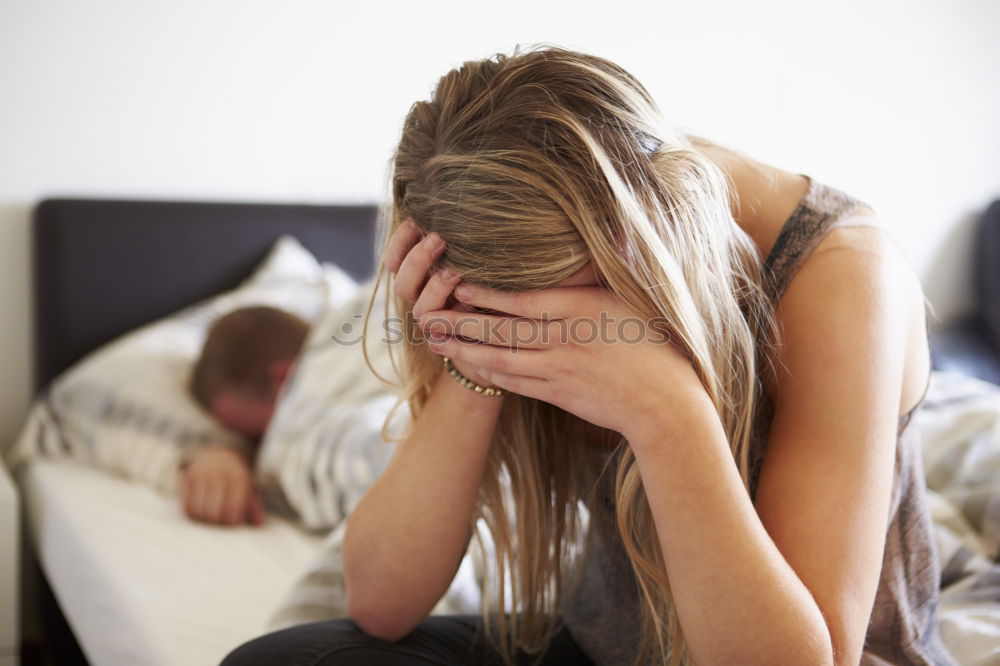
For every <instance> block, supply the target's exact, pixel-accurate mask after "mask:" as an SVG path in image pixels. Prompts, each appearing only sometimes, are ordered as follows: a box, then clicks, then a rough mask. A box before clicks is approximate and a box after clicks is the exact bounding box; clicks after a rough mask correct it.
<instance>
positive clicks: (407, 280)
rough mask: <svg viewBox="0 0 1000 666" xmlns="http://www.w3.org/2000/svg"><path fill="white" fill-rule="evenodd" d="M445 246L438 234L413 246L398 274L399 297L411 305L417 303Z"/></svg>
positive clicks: (397, 290)
mask: <svg viewBox="0 0 1000 666" xmlns="http://www.w3.org/2000/svg"><path fill="white" fill-rule="evenodd" d="M444 246H445V243H444V239H443V238H441V235H440V234H438V233H437V232H433V233H430V234H428V235H427V236H426V237H425V238H424V239H423V240H422V241H421V242H419V243H417V244H416V245H414V246H413V248H412V249H411V250H410V251H409V252H408V253H407V254H406V257H404V258H403V263H402V264H400V266H399V273H397V274H396V280H395V290H396V294H397V295H398V296H400V297H402V298H403V299H405V300H407V301H409V302H410V303H414V302H416V300H417V299H418V298H419V297H420V291H421V290H422V289H423V287H424V284H425V283H426V281H427V274H428V273H429V272H430V269H431V267H432V266H433V265H434V262H435V261H437V259H438V257H439V256H441V253H442V252H444Z"/></svg>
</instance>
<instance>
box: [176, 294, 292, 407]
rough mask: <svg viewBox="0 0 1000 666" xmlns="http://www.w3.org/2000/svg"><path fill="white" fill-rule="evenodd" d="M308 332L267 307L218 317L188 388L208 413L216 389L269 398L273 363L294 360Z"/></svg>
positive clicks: (286, 314) (287, 316) (234, 311)
mask: <svg viewBox="0 0 1000 666" xmlns="http://www.w3.org/2000/svg"><path fill="white" fill-rule="evenodd" d="M308 332H309V324H308V322H306V321H304V320H303V319H302V318H301V317H298V316H296V315H294V314H292V313H290V312H286V311H284V310H280V309H278V308H274V307H270V306H267V305H255V306H250V307H243V308H238V309H236V310H233V311H232V312H230V313H228V314H225V315H222V316H221V317H219V318H218V319H216V320H215V321H214V322H213V323H212V326H211V327H210V328H209V331H208V335H207V336H206V337H205V344H204V345H203V346H202V349H201V354H200V355H199V357H198V360H197V362H196V363H195V365H194V368H193V369H192V371H191V376H190V381H189V384H188V388H189V389H190V391H191V394H192V395H193V396H194V398H195V400H196V401H197V402H198V404H200V405H201V406H202V407H203V408H205V409H206V410H208V411H211V408H212V401H213V400H214V398H215V396H217V395H218V394H219V391H221V390H222V389H237V390H241V391H242V392H244V393H246V394H249V395H253V396H259V397H262V398H265V397H269V391H270V389H271V378H270V377H269V376H268V369H269V368H270V366H271V364H272V363H273V362H275V361H283V360H291V359H294V358H296V357H297V356H298V354H299V352H300V351H301V349H302V345H303V344H304V343H305V339H306V335H307V334H308Z"/></svg>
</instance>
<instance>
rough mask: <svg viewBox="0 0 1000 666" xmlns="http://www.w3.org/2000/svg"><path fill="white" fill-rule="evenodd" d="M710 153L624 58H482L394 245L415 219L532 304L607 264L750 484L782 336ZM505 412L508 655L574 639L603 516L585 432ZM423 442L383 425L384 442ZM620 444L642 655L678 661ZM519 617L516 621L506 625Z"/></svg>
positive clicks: (417, 390) (653, 541)
mask: <svg viewBox="0 0 1000 666" xmlns="http://www.w3.org/2000/svg"><path fill="white" fill-rule="evenodd" d="M701 142H704V143H706V144H708V143H709V142H707V141H705V140H703V139H700V138H697V137H694V136H691V135H688V134H685V133H683V132H681V131H679V130H677V129H675V128H672V127H670V126H669V125H667V124H666V123H665V122H664V120H663V119H662V117H661V115H660V111H659V109H658V108H657V106H656V104H655V103H654V101H653V99H652V97H651V96H650V95H649V93H648V92H647V91H646V89H645V88H644V87H643V86H642V85H641V84H640V83H639V82H638V81H637V80H636V79H635V78H634V77H633V76H632V75H630V74H629V73H628V72H626V71H625V70H624V69H622V68H621V67H619V66H618V65H615V64H614V63H612V62H609V61H608V60H605V59H602V58H599V57H596V56H591V55H587V54H584V53H578V52H575V51H569V50H566V49H562V48H556V47H547V48H534V49H529V50H527V51H524V52H518V51H517V50H515V53H514V54H513V55H511V56H505V55H504V54H496V55H495V56H492V57H490V58H487V59H485V60H480V61H470V62H466V63H464V64H463V65H462V66H461V67H459V68H457V69H454V70H452V71H450V72H448V73H447V74H445V75H444V76H443V77H442V78H441V79H440V81H438V83H437V86H436V87H435V89H434V92H433V94H432V96H431V99H430V100H428V101H419V102H416V103H415V104H414V105H413V106H412V108H411V109H410V111H409V114H408V115H407V117H406V120H405V122H404V125H403V133H402V137H401V140H400V142H399V146H398V148H397V150H396V153H395V155H394V162H393V173H392V184H391V186H392V204H391V208H388V209H387V210H386V211H384V213H383V219H382V222H383V224H382V226H381V227H380V234H381V236H380V239H381V249H382V251H383V252H385V248H386V241H387V240H388V238H389V236H390V234H391V233H392V232H393V231H395V230H396V229H397V228H398V227H399V225H400V224H401V223H402V222H403V220H405V219H406V218H412V219H413V221H414V222H415V223H416V225H417V226H418V227H420V229H421V230H423V231H425V232H427V233H429V232H432V231H436V232H438V233H439V234H440V235H441V236H442V237H443V238H444V240H445V241H446V243H447V247H446V250H445V252H444V254H443V255H442V256H441V258H440V260H439V261H438V265H437V268H438V269H441V268H451V269H453V270H454V271H455V272H456V273H458V274H460V275H463V280H464V281H465V282H469V283H474V284H479V285H484V286H486V287H489V288H493V289H502V290H515V291H524V290H533V289H542V288H547V287H551V286H553V285H555V284H557V283H558V282H560V281H561V280H563V279H565V278H567V277H569V276H570V275H573V274H574V273H575V272H577V271H578V270H580V269H581V268H583V267H584V266H585V265H586V264H587V262H588V261H593V263H594V267H595V269H596V270H597V273H598V275H600V276H601V279H602V281H603V283H604V286H605V287H606V288H607V289H609V290H610V291H611V292H612V293H614V294H615V295H616V296H618V297H619V298H620V299H621V300H622V301H623V302H624V303H625V304H627V305H628V306H629V308H630V309H631V310H632V311H633V312H635V313H637V314H639V315H640V316H642V317H647V318H649V319H652V318H657V319H658V321H661V322H665V323H664V328H666V329H667V332H668V334H669V339H670V340H671V343H672V344H673V345H675V346H676V348H677V349H678V350H679V351H680V352H681V353H683V354H684V355H685V356H686V357H687V358H689V359H690V360H691V363H692V366H693V367H694V370H695V371H696V373H697V375H698V377H699V379H700V380H701V382H702V384H703V386H704V388H705V391H706V393H707V394H708V396H709V397H710V398H711V400H712V402H713V403H714V405H715V408H716V410H717V412H718V414H719V417H720V422H721V424H722V426H723V427H724V429H725V432H726V435H727V438H728V441H729V443H730V445H731V447H732V453H733V457H734V460H735V463H736V465H737V466H738V469H739V471H740V475H741V478H742V479H743V482H744V484H746V485H747V487H748V488H749V487H750V484H751V481H750V478H751V468H752V467H753V466H754V464H755V461H756V458H754V457H753V456H755V451H756V449H755V447H754V444H753V442H754V441H755V439H754V437H755V432H754V424H755V423H756V422H757V421H756V415H757V412H758V411H759V405H760V404H761V400H760V397H761V393H762V391H763V382H762V381H761V375H762V371H763V369H764V368H765V367H766V366H767V364H768V363H769V362H770V361H771V360H772V359H771V354H770V350H771V348H772V345H773V341H774V340H775V339H776V338H777V330H776V325H775V319H774V314H773V305H772V303H771V299H770V295H769V294H770V292H769V290H768V289H767V288H766V284H767V279H768V278H767V277H766V274H765V273H764V272H763V270H762V269H763V261H762V258H761V256H760V254H759V253H758V251H757V247H756V246H755V245H754V243H753V241H752V239H751V238H750V237H749V236H748V235H747V234H746V233H745V232H744V231H743V229H741V228H740V227H739V225H738V224H737V223H736V221H735V219H734V217H733V212H732V209H731V206H732V205H736V204H737V203H738V202H736V201H734V200H733V199H734V197H735V192H734V190H732V189H731V187H730V184H729V183H728V181H727V178H726V175H725V174H724V173H723V172H722V171H721V170H720V169H719V168H718V167H717V166H716V164H715V163H714V162H712V161H711V160H710V159H708V158H707V157H706V156H705V155H703V154H702V153H701V152H699V150H697V149H696V144H698V143H701ZM383 278H386V280H385V287H386V289H387V290H390V293H391V289H392V275H391V273H389V272H388V271H385V270H384V267H382V266H381V265H380V268H379V275H378V276H377V277H376V280H377V283H378V285H381V283H382V279H383ZM374 302H375V297H374V295H373V297H372V300H371V301H370V302H369V307H368V315H369V316H370V314H371V310H372V308H373V304H374ZM388 303H389V299H386V313H388V311H389V308H388ZM393 303H394V304H395V308H396V312H397V313H400V315H402V314H405V313H407V312H408V311H409V309H410V308H411V307H412V305H411V304H409V303H407V302H406V301H404V300H403V299H402V298H399V297H398V296H397V297H395V300H394V301H393ZM411 320H412V318H411ZM411 332H412V335H409V336H407V340H408V341H411V343H410V344H404V345H403V346H402V348H401V351H402V352H403V358H402V361H403V364H402V367H401V368H398V367H397V370H398V371H399V372H400V376H401V377H403V379H404V382H403V386H402V389H403V390H402V395H403V397H402V398H401V400H402V401H405V403H404V402H401V403H399V405H397V406H401V405H402V404H408V406H409V409H410V415H411V423H412V421H413V420H415V419H416V418H417V416H418V415H419V413H420V411H421V409H422V407H423V405H424V404H425V402H426V401H427V398H428V396H429V395H430V391H431V388H432V386H433V384H434V380H435V379H436V377H437V376H438V373H440V372H441V359H440V357H439V356H438V355H437V354H434V353H433V352H431V351H429V350H428V349H427V348H426V345H420V344H415V343H413V342H412V341H417V340H420V339H421V337H420V335H419V330H418V329H417V327H416V325H415V324H411ZM636 390H639V391H645V390H647V387H636ZM503 400H504V403H503V408H502V411H501V414H500V417H499V420H498V423H497V427H496V430H495V432H494V436H493V441H492V444H491V447H490V453H489V459H488V461H487V464H486V469H485V472H484V474H483V481H482V485H481V487H480V490H479V496H478V500H477V505H476V511H475V512H474V516H473V521H476V520H478V519H480V518H482V519H484V520H485V522H486V524H487V525H488V526H489V529H490V532H491V535H492V538H493V542H494V551H495V554H496V556H495V561H494V562H493V569H494V570H495V573H493V576H495V577H496V578H497V583H496V584H497V588H496V589H497V591H498V592H497V594H496V603H495V605H493V607H492V608H491V607H488V606H487V604H486V603H485V602H484V607H483V614H484V619H485V620H486V621H487V622H486V627H487V630H488V635H490V637H491V639H493V640H494V642H495V643H496V644H497V646H498V648H499V649H500V650H501V652H502V654H504V655H507V656H509V655H510V654H511V653H512V652H513V649H514V648H515V647H516V646H519V647H521V648H524V649H525V650H527V651H529V652H533V651H539V650H541V649H542V648H544V646H545V645H546V644H547V642H548V641H549V639H550V638H551V636H552V634H553V632H554V631H555V630H556V629H557V620H558V612H559V608H560V603H561V602H562V601H564V600H565V599H566V597H567V595H568V594H569V592H570V590H571V585H572V583H573V581H574V576H575V574H576V572H578V571H579V569H578V566H579V562H580V559H579V558H578V557H577V555H578V552H579V551H578V545H579V541H578V538H579V536H580V534H579V532H580V527H579V524H578V521H577V518H578V506H579V503H580V502H581V501H582V502H588V503H592V502H593V501H594V498H593V496H592V494H591V492H590V490H591V487H592V486H593V483H594V476H593V474H592V472H594V469H593V468H592V467H591V465H593V458H594V456H593V452H592V451H589V450H586V447H585V440H586V438H587V435H586V432H587V426H588V424H586V423H585V422H583V421H582V420H581V419H579V418H577V417H575V416H573V415H572V414H569V413H567V412H565V411H563V410H560V409H557V408H556V407H554V406H552V405H550V404H547V403H544V402H541V401H538V400H534V399H529V398H526V397H524V396H520V395H517V394H508V395H507V396H505V397H504V398H503ZM672 408H673V406H672V405H670V404H664V405H663V409H664V410H669V409H672ZM392 418H393V415H392V414H390V415H389V419H387V421H386V425H387V426H388V423H389V422H390V421H391V419H392ZM407 434H408V433H402V434H401V435H399V436H396V437H393V436H392V435H390V434H389V433H388V427H386V428H383V437H386V438H387V439H392V440H395V441H399V440H401V439H403V438H405V437H406V436H407ZM459 443H460V442H456V444H459ZM614 443H615V444H617V448H616V450H615V456H614V458H613V459H614V461H615V463H616V465H615V468H614V472H615V479H614V495H615V497H614V500H615V506H616V516H615V520H616V523H617V530H618V534H619V536H620V538H621V541H622V544H623V546H624V549H625V552H626V553H627V557H628V561H629V562H630V564H631V568H632V571H633V572H634V574H635V577H636V580H637V583H638V593H639V606H640V610H639V613H640V614H641V623H642V631H643V641H642V644H641V651H640V654H639V655H638V659H640V660H641V659H642V658H643V657H644V656H646V657H648V656H652V657H654V658H655V659H656V661H657V663H659V662H661V661H665V660H666V659H668V658H670V660H671V662H672V663H674V664H676V663H679V662H680V661H681V660H682V658H683V657H684V654H685V652H686V646H685V644H684V641H683V635H682V633H681V631H680V625H679V623H678V619H677V615H676V611H675V609H674V608H673V604H672V603H671V593H670V583H669V581H668V579H667V575H666V570H665V568H664V563H663V559H662V554H661V552H660V546H659V541H658V539H657V532H656V529H655V525H654V524H653V519H652V514H651V512H650V508H649V505H648V503H647V500H646V495H645V492H644V489H643V485H642V480H641V478H640V475H639V469H638V467H637V465H636V461H635V456H634V455H633V454H632V451H631V449H630V448H629V446H628V443H627V442H626V441H625V440H624V439H623V438H621V437H618V438H617V439H616V440H615V442H614ZM676 444H677V445H691V444H692V443H691V442H677V443H676ZM508 495H509V496H510V497H512V498H515V499H514V500H513V501H511V502H508V501H505V499H504V498H505V497H506V496H508ZM751 496H752V492H751ZM591 506H595V505H593V504H591ZM474 525H475V522H473V525H470V528H473V527H474ZM489 580H492V578H490V579H489ZM490 589H492V587H491V588H490ZM487 592H489V590H487ZM487 598H489V594H486V595H484V599H487ZM508 607H510V608H513V609H516V611H517V612H515V613H512V614H510V615H509V616H508V615H507V614H506V613H505V609H506V608H508ZM608 612H609V613H614V612H616V609H613V608H609V609H608ZM494 623H495V625H496V626H495V627H494Z"/></svg>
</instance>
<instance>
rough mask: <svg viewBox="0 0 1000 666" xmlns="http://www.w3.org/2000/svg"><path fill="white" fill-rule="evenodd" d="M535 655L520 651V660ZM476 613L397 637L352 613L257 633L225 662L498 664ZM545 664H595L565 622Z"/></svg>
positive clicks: (275, 665) (269, 665) (437, 618)
mask: <svg viewBox="0 0 1000 666" xmlns="http://www.w3.org/2000/svg"><path fill="white" fill-rule="evenodd" d="M536 657H537V655H529V654H527V653H523V652H520V651H519V652H518V653H517V655H516V660H517V663H518V664H525V665H527V664H531V663H534V658H536ZM502 663H503V662H502V660H501V659H500V655H499V654H498V653H497V652H495V651H494V650H493V649H492V648H490V646H489V643H488V642H487V640H486V637H485V636H484V634H483V631H482V619H481V618H480V617H479V616H478V615H432V616H430V617H428V618H427V619H426V620H424V621H423V622H422V623H421V624H420V625H419V626H418V627H417V628H416V629H414V630H413V631H411V632H410V633H409V634H407V635H406V636H404V637H403V638H402V639H400V640H399V641H396V642H390V641H385V640H382V639H380V638H374V637H372V636H369V635H368V634H366V633H364V632H363V631H361V629H359V628H358V625H356V624H354V622H353V621H352V620H350V619H348V618H344V619H340V620H324V621H322V622H311V623H309V624H300V625H298V626H296V627H289V628H288V629H282V630H281V631H275V632H273V633H270V634H265V635H264V636H260V637H259V638H255V639H253V640H251V641H249V642H247V643H244V644H243V645H241V646H239V647H238V648H236V649H235V650H233V651H232V652H230V653H229V655H227V656H226V658H225V659H224V660H223V661H222V664H221V666H331V665H332V664H336V665H337V666H362V665H371V664H379V665H380V666H404V665H405V666H411V665H419V666H426V665H427V664H441V665H447V666H452V665H453V664H477V665H478V664H483V665H485V666H500V665H501V664H502ZM540 663H541V664H543V665H545V666H556V665H558V666H577V665H579V666H593V663H592V662H591V661H590V660H589V659H588V658H587V656H586V655H585V654H583V652H582V651H581V650H580V648H579V647H577V645H576V643H574V642H573V638H572V636H570V634H569V631H567V630H566V628H565V627H563V628H562V629H561V630H560V631H559V633H557V634H556V635H555V636H554V637H553V638H552V641H551V642H550V643H549V647H548V649H547V650H546V651H545V656H544V659H543V660H542V661H541V662H540Z"/></svg>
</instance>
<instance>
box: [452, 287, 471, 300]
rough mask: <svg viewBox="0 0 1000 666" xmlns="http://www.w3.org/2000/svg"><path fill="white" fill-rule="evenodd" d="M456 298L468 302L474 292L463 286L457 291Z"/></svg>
mask: <svg viewBox="0 0 1000 666" xmlns="http://www.w3.org/2000/svg"><path fill="white" fill-rule="evenodd" d="M455 298H457V299H459V300H463V301H467V300H469V299H470V298H472V290H471V289H469V288H468V287H467V286H465V285H464V284H463V285H462V286H461V287H459V288H458V289H456V290H455Z"/></svg>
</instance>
